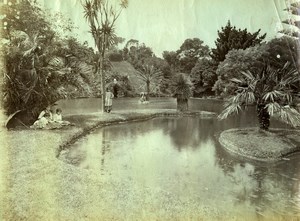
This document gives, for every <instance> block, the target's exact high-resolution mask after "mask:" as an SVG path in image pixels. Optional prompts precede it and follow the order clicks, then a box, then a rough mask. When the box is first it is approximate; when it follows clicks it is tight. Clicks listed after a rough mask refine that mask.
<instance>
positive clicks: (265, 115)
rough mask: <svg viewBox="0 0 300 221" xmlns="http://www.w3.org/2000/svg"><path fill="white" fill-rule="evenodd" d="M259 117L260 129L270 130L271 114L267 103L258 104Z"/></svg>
mask: <svg viewBox="0 0 300 221" xmlns="http://www.w3.org/2000/svg"><path fill="white" fill-rule="evenodd" d="M256 111H257V117H258V122H259V127H260V129H263V130H268V129H269V126H270V114H269V112H268V110H267V108H266V105H265V104H257V106H256Z"/></svg>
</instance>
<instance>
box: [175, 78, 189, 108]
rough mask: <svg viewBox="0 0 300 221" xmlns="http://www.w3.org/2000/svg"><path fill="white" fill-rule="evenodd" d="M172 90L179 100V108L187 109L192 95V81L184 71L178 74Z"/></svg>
mask: <svg viewBox="0 0 300 221" xmlns="http://www.w3.org/2000/svg"><path fill="white" fill-rule="evenodd" d="M172 91H173V95H174V97H176V100H177V110H178V111H187V110H188V99H189V98H190V97H191V96H192V83H191V81H190V80H189V78H188V77H187V76H186V75H185V74H184V73H180V74H178V75H177V77H176V78H175V80H174V82H173V85H172Z"/></svg>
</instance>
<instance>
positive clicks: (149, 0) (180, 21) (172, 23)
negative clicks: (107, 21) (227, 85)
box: [39, 0, 287, 57]
mask: <svg viewBox="0 0 300 221" xmlns="http://www.w3.org/2000/svg"><path fill="white" fill-rule="evenodd" d="M39 2H40V4H41V5H42V7H44V8H47V9H49V10H50V11H52V12H58V11H60V12H62V13H63V14H64V15H65V16H66V17H67V18H70V19H71V20H72V21H73V22H74V24H75V26H78V29H76V30H75V31H74V32H75V33H76V34H77V36H78V39H79V40H80V41H81V42H84V41H88V43H89V45H90V46H94V43H93V39H92V37H91V34H90V33H88V31H89V26H88V24H87V22H86V21H85V19H84V18H83V8H82V5H81V3H80V0H52V1H48V0H39ZM284 8H286V0H129V6H128V8H126V9H125V10H123V12H122V14H121V16H120V17H119V19H118V21H117V23H116V32H117V35H118V36H120V37H123V38H125V39H126V41H127V40H130V39H136V40H139V42H140V43H145V44H146V46H149V47H151V48H152V49H153V51H154V52H155V54H156V55H157V56H159V57H161V54H162V52H163V51H176V50H177V49H179V47H180V45H181V44H182V43H183V42H184V40H185V39H187V38H200V39H201V40H202V41H204V44H206V45H208V46H209V47H211V48H214V47H215V44H214V42H215V40H216V38H217V30H220V29H221V27H223V26H225V25H226V24H227V21H228V20H230V21H231V24H232V25H234V26H236V27H237V28H241V29H244V28H247V29H248V31H250V32H255V31H257V30H258V29H261V34H263V33H267V40H269V39H271V38H274V37H275V36H276V35H277V33H278V30H279V29H281V28H282V23H281V21H282V20H284V19H285V18H286V16H287V15H286V12H285V11H284V10H283V9H284Z"/></svg>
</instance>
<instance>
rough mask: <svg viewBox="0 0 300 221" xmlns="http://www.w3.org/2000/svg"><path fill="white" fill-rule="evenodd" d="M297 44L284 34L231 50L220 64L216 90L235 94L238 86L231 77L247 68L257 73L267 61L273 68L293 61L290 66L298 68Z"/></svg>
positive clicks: (223, 94) (224, 93)
mask: <svg viewBox="0 0 300 221" xmlns="http://www.w3.org/2000/svg"><path fill="white" fill-rule="evenodd" d="M297 45H298V42H297V40H295V39H293V38H290V37H287V36H283V37H281V38H274V39H272V40H271V41H269V42H267V43H262V44H260V45H256V46H254V47H250V48H247V49H245V50H243V49H239V50H236V49H233V50H231V51H230V52H228V54H227V55H226V59H225V60H224V61H222V62H220V63H219V65H218V68H217V76H218V80H217V81H216V83H215V85H214V91H215V92H216V93H217V94H220V95H222V96H227V95H231V94H233V93H234V91H235V89H236V88H235V84H234V83H233V82H232V81H231V80H230V79H232V78H240V77H242V76H241V72H243V71H247V70H249V71H251V72H252V73H257V72H259V70H261V69H262V68H263V67H264V64H265V63H266V62H267V63H268V64H269V65H270V66H271V67H272V68H273V69H280V68H282V67H283V66H284V65H285V64H286V62H291V65H289V68H291V69H298V67H297V64H295V62H296V60H297Z"/></svg>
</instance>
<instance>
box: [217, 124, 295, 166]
mask: <svg viewBox="0 0 300 221" xmlns="http://www.w3.org/2000/svg"><path fill="white" fill-rule="evenodd" d="M299 134H300V130H297V129H295V130H290V129H279V128H272V129H270V130H269V131H262V130H259V129H257V128H242V129H240V128H239V129H238V128H234V129H229V130H225V131H223V132H222V133H221V134H220V136H219V143H220V144H221V146H222V147H223V148H224V149H226V150H227V151H229V152H231V153H233V154H236V155H239V156H242V157H244V158H248V159H251V160H257V161H262V162H276V161H279V160H283V159H284V158H285V157H288V156H290V155H292V154H294V153H297V152H300V137H299Z"/></svg>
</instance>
